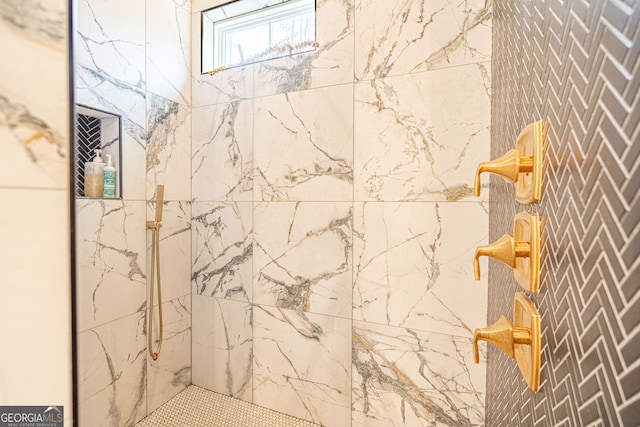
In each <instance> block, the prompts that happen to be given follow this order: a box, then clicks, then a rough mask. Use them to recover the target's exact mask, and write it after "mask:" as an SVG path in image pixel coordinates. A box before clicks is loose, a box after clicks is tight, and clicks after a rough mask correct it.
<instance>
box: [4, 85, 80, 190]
mask: <svg viewBox="0 0 640 427" xmlns="http://www.w3.org/2000/svg"><path fill="white" fill-rule="evenodd" d="M0 140H2V141H3V154H2V156H1V157H0V186H5V187H40V188H64V187H65V186H66V184H67V180H68V178H67V174H68V165H67V162H68V158H67V151H68V150H67V144H68V142H67V140H66V132H62V131H61V130H60V129H55V128H53V127H52V126H51V125H50V124H49V123H47V122H46V121H45V120H43V119H42V118H41V117H38V116H36V115H35V113H34V112H32V111H30V110H29V108H28V107H27V106H25V105H22V104H18V103H16V102H15V101H13V100H11V99H9V98H7V97H6V96H4V95H2V94H1V93H0Z"/></svg>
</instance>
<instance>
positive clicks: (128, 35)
mask: <svg viewBox="0 0 640 427" xmlns="http://www.w3.org/2000/svg"><path fill="white" fill-rule="evenodd" d="M76 22H77V33H76V36H77V37H76V55H75V58H74V59H75V61H76V63H77V64H79V65H80V66H82V67H84V68H87V69H89V70H92V71H94V72H96V73H99V74H101V75H104V76H110V77H111V78H113V79H114V80H117V81H118V82H119V83H120V84H122V83H126V84H128V85H131V86H135V87H137V88H139V89H143V90H144V89H145V1H144V0H78V1H77V20H76Z"/></svg>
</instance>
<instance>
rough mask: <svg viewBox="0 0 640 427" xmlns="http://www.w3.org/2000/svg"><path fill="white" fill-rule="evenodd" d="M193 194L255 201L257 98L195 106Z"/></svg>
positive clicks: (220, 199)
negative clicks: (255, 120)
mask: <svg viewBox="0 0 640 427" xmlns="http://www.w3.org/2000/svg"><path fill="white" fill-rule="evenodd" d="M192 115H193V148H192V150H193V153H192V166H191V167H192V174H193V178H192V184H191V185H192V193H193V194H192V196H193V200H203V201H209V200H211V201H237V200H247V201H251V198H252V194H253V193H252V191H253V101H239V102H230V103H227V104H217V105H212V106H204V107H198V108H194V109H193V112H192Z"/></svg>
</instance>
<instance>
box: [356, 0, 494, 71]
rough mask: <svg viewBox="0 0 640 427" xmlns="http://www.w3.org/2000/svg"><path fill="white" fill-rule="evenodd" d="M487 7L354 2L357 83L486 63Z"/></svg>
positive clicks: (437, 0) (474, 1)
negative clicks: (358, 81)
mask: <svg viewBox="0 0 640 427" xmlns="http://www.w3.org/2000/svg"><path fill="white" fill-rule="evenodd" d="M491 3H492V0H466V1H463V2H455V1H451V0H434V1H424V0H421V1H414V0H400V1H377V0H356V7H355V19H356V31H355V46H356V55H355V76H356V79H357V80H370V79H374V78H379V77H386V76H392V75H400V74H407V73H414V72H419V71H426V70H431V69H436V68H443V67H451V66H455V65H462V64H470V63H476V62H482V61H487V60H490V59H491V10H492V8H491Z"/></svg>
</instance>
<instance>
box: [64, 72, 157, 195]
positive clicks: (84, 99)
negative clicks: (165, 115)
mask: <svg viewBox="0 0 640 427" xmlns="http://www.w3.org/2000/svg"><path fill="white" fill-rule="evenodd" d="M75 97H76V99H75V101H76V103H78V104H80V105H84V106H87V107H90V108H94V109H97V110H101V111H105V112H108V113H110V114H114V115H117V116H120V126H121V137H122V141H121V142H120V145H121V150H122V170H120V171H117V173H118V177H119V178H120V179H122V190H123V194H122V197H123V198H124V199H126V200H146V190H147V187H146V174H145V171H146V167H145V166H146V160H145V156H146V144H147V138H146V129H147V123H146V102H147V97H146V92H145V91H144V90H142V89H138V88H135V87H133V86H129V85H126V84H122V83H121V82H119V81H118V80H116V79H114V78H113V77H111V76H109V75H104V74H100V73H97V72H95V71H93V70H91V69H89V68H86V67H83V66H82V65H79V64H76V66H75Z"/></svg>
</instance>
